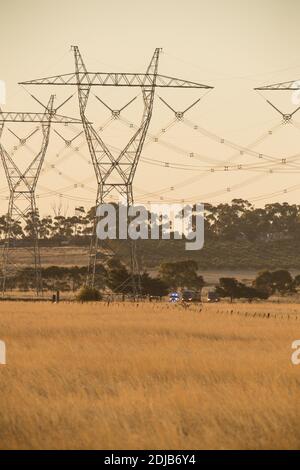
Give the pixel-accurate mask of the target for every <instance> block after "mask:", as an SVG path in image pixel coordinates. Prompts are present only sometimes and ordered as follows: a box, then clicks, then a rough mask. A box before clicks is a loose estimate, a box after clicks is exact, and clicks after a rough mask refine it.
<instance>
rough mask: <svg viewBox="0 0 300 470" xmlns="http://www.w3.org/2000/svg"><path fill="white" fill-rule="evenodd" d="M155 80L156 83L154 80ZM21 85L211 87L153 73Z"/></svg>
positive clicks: (71, 77)
mask: <svg viewBox="0 0 300 470" xmlns="http://www.w3.org/2000/svg"><path fill="white" fill-rule="evenodd" d="M154 79H156V82H155V80H154ZM20 84H21V85H73V86H79V85H80V86H127V87H142V88H145V87H147V86H150V87H159V88H204V89H206V90H207V89H212V88H213V87H211V86H208V85H203V84H201V83H196V82H191V81H188V80H182V79H180V78H175V77H168V76H167V75H160V74H153V73H146V74H144V73H122V72H116V73H113V72H111V73H105V72H96V73H93V72H78V73H77V74H76V73H68V74H64V75H57V76H53V77H47V78H38V79H35V80H29V81H24V82H20Z"/></svg>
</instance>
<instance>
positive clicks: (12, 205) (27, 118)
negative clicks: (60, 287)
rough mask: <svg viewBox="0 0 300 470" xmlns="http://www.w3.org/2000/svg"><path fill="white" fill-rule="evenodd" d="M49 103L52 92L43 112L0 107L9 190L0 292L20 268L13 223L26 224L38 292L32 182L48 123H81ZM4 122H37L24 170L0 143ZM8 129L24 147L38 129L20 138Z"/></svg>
mask: <svg viewBox="0 0 300 470" xmlns="http://www.w3.org/2000/svg"><path fill="white" fill-rule="evenodd" d="M53 104H54V95H51V97H50V99H49V102H48V104H47V106H45V107H44V108H45V111H44V113H31V112H8V111H5V112H4V111H2V110H1V109H0V157H1V161H2V164H3V168H4V171H5V175H6V179H7V183H8V187H9V191H10V196H9V203H8V212H7V216H6V230H5V239H4V244H3V253H2V295H4V294H5V291H6V287H7V279H8V278H9V277H11V276H13V275H14V274H16V272H17V271H18V269H19V268H20V265H19V263H18V259H17V256H16V255H15V254H14V248H15V247H16V243H15V242H16V239H17V238H18V234H17V233H14V229H13V228H14V226H15V224H16V223H24V222H26V223H27V224H28V223H30V239H29V240H28V241H27V246H26V249H27V251H28V252H29V255H30V258H31V263H30V265H31V266H33V268H34V274H35V290H36V294H37V295H39V294H40V293H41V292H42V278H41V258H40V250H39V243H38V238H39V233H38V232H39V230H38V212H37V206H36V199H35V191H36V185H37V182H38V178H39V175H40V172H41V169H42V166H43V162H44V159H45V155H46V151H47V147H48V143H49V137H50V128H51V123H52V122H55V123H61V124H65V123H77V124H78V123H81V121H80V120H78V119H72V118H67V117H65V116H61V115H59V114H57V113H56V112H57V110H58V109H59V108H60V107H61V106H62V105H61V106H59V108H56V109H54V107H53ZM63 104H64V103H63ZM5 123H38V124H40V127H41V133H42V143H41V146H40V150H39V151H38V153H36V154H35V155H34V157H33V159H32V161H31V162H30V164H29V165H28V166H27V168H26V169H25V170H21V169H20V168H19V167H18V166H17V164H16V163H15V161H14V159H13V154H12V153H11V154H10V153H9V152H8V151H7V150H6V149H5V147H4V145H3V143H2V135H3V130H4V126H5ZM8 130H9V131H10V132H11V133H12V134H13V135H15V137H17V138H18V140H19V142H20V146H24V145H25V144H26V142H27V140H28V139H29V138H30V137H31V136H32V135H33V134H35V133H36V132H37V131H38V128H37V129H35V130H34V131H33V132H32V133H31V134H30V135H29V136H27V137H26V138H24V139H20V138H19V137H18V136H17V135H16V134H15V133H14V132H13V131H11V130H10V129H8ZM20 235H21V234H20Z"/></svg>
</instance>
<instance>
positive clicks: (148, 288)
mask: <svg viewBox="0 0 300 470" xmlns="http://www.w3.org/2000/svg"><path fill="white" fill-rule="evenodd" d="M141 287H142V294H144V295H153V296H157V297H163V296H165V295H167V294H168V286H167V284H166V283H165V282H164V281H163V280H162V279H160V278H159V277H154V278H152V277H150V275H149V274H148V273H147V272H144V273H143V274H142V275H141Z"/></svg>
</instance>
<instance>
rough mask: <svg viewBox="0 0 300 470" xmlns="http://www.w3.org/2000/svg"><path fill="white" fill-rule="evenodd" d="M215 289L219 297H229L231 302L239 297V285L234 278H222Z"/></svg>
mask: <svg viewBox="0 0 300 470" xmlns="http://www.w3.org/2000/svg"><path fill="white" fill-rule="evenodd" d="M215 289H216V293H217V294H218V296H219V297H229V298H230V302H232V300H233V299H234V298H238V295H239V283H238V281H237V280H236V279H235V278H233V277H221V278H220V279H219V285H218V286H216V288H215Z"/></svg>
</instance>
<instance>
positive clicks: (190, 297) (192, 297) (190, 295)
mask: <svg viewBox="0 0 300 470" xmlns="http://www.w3.org/2000/svg"><path fill="white" fill-rule="evenodd" d="M181 300H182V301H183V302H201V294H200V292H197V291H194V290H184V291H183V292H182V295H181Z"/></svg>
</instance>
